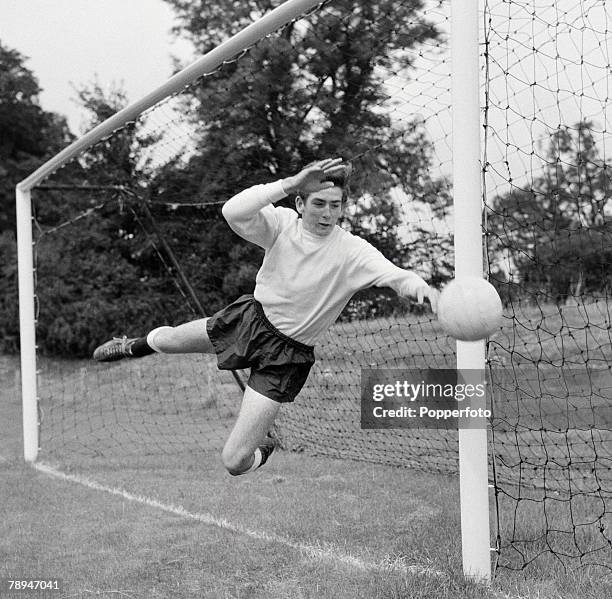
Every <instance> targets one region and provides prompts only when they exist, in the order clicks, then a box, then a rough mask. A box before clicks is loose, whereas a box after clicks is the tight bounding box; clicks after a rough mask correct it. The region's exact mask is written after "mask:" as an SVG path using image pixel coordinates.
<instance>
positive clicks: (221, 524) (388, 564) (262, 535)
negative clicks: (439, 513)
mask: <svg viewBox="0 0 612 599" xmlns="http://www.w3.org/2000/svg"><path fill="white" fill-rule="evenodd" d="M33 467H34V469H36V470H38V471H39V472H42V473H44V474H47V475H49V476H53V477H55V478H59V479H60V480H64V481H69V482H73V483H77V484H79V485H83V486H84V487H87V488H89V489H93V490H95V491H103V492H104V493H110V494H111V495H117V496H119V497H123V499H127V500H128V501H134V502H136V503H140V504H143V505H146V506H149V507H152V508H155V509H158V510H162V511H164V512H168V513H170V514H174V515H176V516H180V517H182V518H188V519H191V520H197V521H198V522H201V523H203V524H206V525H208V526H216V527H217V528H222V529H224V530H229V531H231V532H235V533H237V534H240V535H244V536H247V537H250V538H252V539H256V540H258V541H265V542H268V543H278V544H280V545H285V546H286V547H290V548H291V549H295V550H297V551H301V552H303V553H305V554H306V555H307V556H308V557H311V558H315V559H321V560H325V561H330V562H339V563H341V564H344V565H346V566H350V567H352V568H356V569H358V570H365V571H367V570H377V571H382V572H389V571H396V572H399V573H402V574H408V573H410V574H427V575H430V576H446V574H445V573H444V572H440V571H438V570H434V569H433V568H427V567H425V566H416V565H407V564H405V563H404V562H403V561H402V560H401V559H390V558H387V559H385V560H383V561H381V562H378V563H377V562H369V561H366V560H362V559H359V558H358V557H355V556H353V555H351V554H350V553H345V552H344V551H341V550H340V549H339V548H338V547H336V546H334V545H332V544H331V543H323V544H321V545H311V544H309V543H304V542H301V541H294V540H292V539H290V538H288V537H284V536H281V535H277V534H275V533H270V532H265V531H262V530H256V529H252V528H246V527H244V526H241V525H239V524H234V523H232V522H229V521H228V520H226V519H225V518H217V517H216V516H213V515H212V514H207V513H198V512H189V511H188V510H186V509H185V508H184V507H182V506H180V505H172V504H170V503H162V502H161V501H158V500H157V499H153V498H151V497H145V496H144V495H135V494H134V493H130V492H129V491H126V490H124V489H119V488H115V487H108V486H106V485H103V484H101V483H98V482H96V481H95V480H91V479H88V478H85V477H83V476H78V475H76V474H67V473H66V472H62V471H61V470H58V469H57V468H54V467H53V466H51V465H49V464H45V463H43V462H38V463H36V464H33Z"/></svg>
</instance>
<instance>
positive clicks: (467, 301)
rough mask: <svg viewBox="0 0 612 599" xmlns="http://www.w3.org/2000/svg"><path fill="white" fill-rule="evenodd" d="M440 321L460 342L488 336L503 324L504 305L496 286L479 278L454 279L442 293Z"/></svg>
mask: <svg viewBox="0 0 612 599" xmlns="http://www.w3.org/2000/svg"><path fill="white" fill-rule="evenodd" d="M438 322H439V323H440V325H441V326H442V328H443V329H444V331H445V332H446V333H447V334H448V335H450V336H451V337H454V338H455V339H459V340H460V341H478V340H480V339H484V338H485V337H489V336H490V335H492V334H493V333H494V332H495V331H496V330H497V329H499V328H500V326H501V323H502V303H501V299H500V298H499V294H498V293H497V291H496V290H495V287H493V285H491V283H489V282H488V281H485V280H484V279H481V278H479V277H459V278H456V279H453V280H452V281H451V282H450V283H449V284H448V285H446V287H444V289H443V290H442V293H441V294H440V299H439V300H438Z"/></svg>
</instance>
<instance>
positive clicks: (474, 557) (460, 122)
mask: <svg viewBox="0 0 612 599" xmlns="http://www.w3.org/2000/svg"><path fill="white" fill-rule="evenodd" d="M319 4H321V2H320V0H287V1H286V2H284V3H283V4H282V5H280V6H279V7H278V8H276V9H274V10H273V11H271V12H270V13H268V14H267V15H265V16H263V17H262V18H261V19H260V20H258V21H257V22H255V23H253V24H252V25H250V26H249V27H247V28H245V29H244V30H242V31H241V32H240V33H238V34H237V35H235V36H233V37H231V38H230V39H228V40H227V41H226V42H224V43H222V44H221V45H219V46H218V47H217V48H215V49H214V50H212V51H211V52H209V53H207V54H206V55H205V56H203V57H202V58H200V59H199V60H197V61H196V62H194V63H193V64H191V65H190V66H188V67H187V68H185V69H183V70H182V71H180V72H179V73H178V74H176V75H174V76H173V77H172V78H170V79H169V80H168V81H167V82H166V83H165V84H163V85H162V86H160V87H159V88H157V89H155V90H154V91H152V92H151V93H150V94H148V95H147V96H145V97H144V98H142V99H141V100H139V101H137V102H134V103H133V104H131V105H129V106H128V107H127V108H125V109H123V110H121V111H119V112H118V113H117V114H115V115H114V116H112V117H111V118H109V119H108V120H106V121H105V122H104V123H102V124H101V125H99V126H97V127H96V128H94V129H93V130H92V131H90V132H89V133H87V134H86V135H84V136H83V137H81V138H79V139H78V140H77V141H75V142H74V143H72V144H71V145H70V146H68V147H67V148H66V149H64V150H63V151H62V152H60V153H59V154H57V155H56V156H55V157H54V158H52V159H51V160H49V161H48V162H47V163H45V164H44V165H42V166H41V167H40V168H39V169H37V170H36V171H35V172H34V173H32V174H31V175H30V176H29V177H27V178H26V179H24V180H23V181H22V182H20V183H19V184H18V185H17V188H16V209H17V233H18V235H17V241H18V268H19V318H20V343H21V385H22V403H23V439H24V446H23V451H24V458H25V460H26V461H27V462H35V461H36V460H37V458H38V457H39V445H40V440H39V405H38V403H39V401H38V389H37V347H36V319H37V305H36V299H35V298H36V292H35V261H34V259H33V243H34V241H33V233H32V223H33V214H32V207H31V203H32V190H34V188H36V187H37V186H39V185H40V184H41V182H42V181H43V180H45V179H46V178H47V177H49V176H50V175H51V174H52V173H54V172H55V171H57V169H59V168H61V167H62V166H63V165H66V164H67V163H68V162H70V161H71V160H74V159H75V158H76V157H78V156H79V155H80V154H81V153H82V152H84V151H85V150H87V149H88V148H91V146H93V145H94V144H96V143H97V142H99V141H100V140H103V139H105V138H107V137H108V136H110V135H112V134H113V132H115V131H116V130H118V129H120V128H121V127H123V126H124V125H126V124H127V123H130V122H131V121H133V120H135V119H136V117H138V116H139V115H142V114H143V112H145V111H147V110H148V109H149V108H151V107H153V106H155V105H156V104H157V103H159V102H160V101H161V100H163V99H165V98H168V97H169V96H172V95H173V94H176V93H178V92H180V91H181V90H182V89H183V88H184V87H185V86H187V85H188V84H189V83H190V82H193V81H194V80H195V79H197V78H199V77H201V76H202V75H204V74H207V73H210V72H211V71H214V70H215V69H217V68H218V67H219V65H222V64H223V63H224V62H227V61H229V60H231V59H232V58H234V57H235V56H236V55H238V54H240V53H241V52H243V51H244V50H246V49H248V48H249V47H251V46H252V45H253V44H255V43H256V42H257V41H258V40H261V39H262V38H264V37H265V36H267V35H269V34H271V33H272V32H274V31H276V30H277V29H278V28H279V27H282V26H283V25H285V24H287V23H289V22H290V21H292V20H294V19H296V18H298V17H299V16H300V15H303V14H304V13H305V12H308V11H310V10H312V9H314V8H315V7H317V6H318V5H319ZM479 14H480V13H479V3H478V2H474V1H473V0H453V2H452V12H451V36H450V37H451V58H452V75H451V81H452V137H453V141H452V154H453V168H452V171H453V192H452V193H453V196H454V206H455V209H454V218H455V274H456V276H464V275H470V276H477V277H482V276H483V236H482V205H483V203H482V189H481V187H482V186H481V176H482V175H481V163H480V161H481V147H480V136H481V123H480V102H479V99H480V82H479V72H480V69H479V26H478V23H479ZM456 355H457V364H456V366H457V369H470V370H479V371H484V368H485V343H484V341H480V342H473V343H467V342H457V348H456ZM364 366H366V365H365V364H364ZM475 407H478V406H475ZM458 438H459V460H458V462H459V476H460V510H461V528H462V553H463V571H464V574H465V575H466V576H467V577H469V578H471V579H474V580H476V581H479V582H484V583H487V582H489V581H490V580H491V557H490V551H491V550H490V524H489V475H488V450H487V430H486V428H482V429H476V430H459V432H458Z"/></svg>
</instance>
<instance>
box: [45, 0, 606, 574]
mask: <svg viewBox="0 0 612 599" xmlns="http://www.w3.org/2000/svg"><path fill="white" fill-rule="evenodd" d="M349 4H350V6H349ZM354 4H355V3H346V2H326V3H324V4H322V5H321V6H320V7H318V9H317V10H316V11H314V12H313V13H312V14H310V15H308V16H306V17H305V18H303V19H299V20H297V21H295V22H292V23H290V24H289V25H288V26H286V27H284V28H282V29H281V30H279V31H278V32H277V33H275V34H274V35H270V36H268V37H266V38H265V39H263V40H261V42H260V43H259V44H256V45H255V46H254V47H252V48H250V49H249V50H248V52H245V53H244V54H242V55H241V56H239V57H236V58H235V59H233V60H231V61H228V62H227V63H226V64H224V65H223V66H221V67H220V68H219V69H216V70H215V71H214V72H212V73H210V74H208V75H206V76H204V77H202V78H201V79H199V80H197V81H195V82H194V83H193V84H192V85H190V86H189V87H188V88H186V89H185V90H184V91H183V93H181V94H177V95H175V96H173V97H171V98H168V99H167V100H165V101H163V102H161V103H160V104H159V105H157V106H155V107H154V108H153V109H151V110H149V111H147V112H146V113H144V114H143V115H142V116H141V117H140V118H139V119H138V120H137V121H136V122H135V123H131V124H129V125H128V126H127V127H125V128H123V129H121V130H119V131H117V132H115V134H114V135H113V136H112V137H110V138H108V139H107V140H104V141H103V142H101V143H100V144H98V145H96V146H95V147H94V148H92V149H91V150H90V151H88V152H87V153H86V154H84V155H83V156H81V157H80V158H79V159H78V160H77V161H75V162H73V163H71V164H69V165H67V166H66V167H64V168H63V169H61V170H59V171H58V172H57V173H55V174H54V175H53V176H52V177H50V178H49V180H48V181H46V182H45V183H44V184H43V185H42V186H41V187H39V188H38V189H36V190H35V193H34V205H35V209H36V219H35V222H36V229H37V233H38V235H37V241H36V256H37V291H36V293H37V300H38V303H37V305H38V308H39V314H38V329H37V335H38V342H39V346H40V349H41V359H40V364H39V366H40V369H41V377H40V383H41V389H40V402H39V404H40V414H41V449H42V452H43V455H44V456H49V457H53V458H54V459H61V460H65V461H73V460H77V461H83V460H86V459H89V458H93V459H99V458H100V459H104V460H115V459H116V460H119V461H121V460H126V459H135V460H146V461H150V462H151V463H155V461H156V460H157V459H160V458H159V456H162V455H181V456H182V459H183V460H187V461H189V460H198V459H199V455H201V452H202V451H211V452H212V451H214V452H218V451H219V450H220V448H221V447H222V444H223V442H224V440H225V438H226V436H227V434H228V431H229V427H230V426H231V425H232V423H233V420H234V418H235V415H236V414H237V411H238V407H239V402H240V390H239V389H238V386H237V385H236V383H235V381H234V380H233V378H232V376H231V374H229V373H220V372H218V371H217V370H216V368H215V364H214V360H213V359H212V358H209V357H203V356H191V355H190V356H180V357H176V356H164V357H159V356H154V357H148V358H144V359H141V360H132V361H128V362H121V363H116V364H111V365H97V364H93V363H92V362H91V361H89V360H87V359H86V356H87V355H88V354H89V353H90V352H91V350H92V349H93V348H94V347H95V346H96V345H98V344H99V343H100V342H101V341H104V340H106V339H107V338H109V337H110V336H112V335H123V334H126V335H128V336H137V335H141V334H143V333H145V332H146V331H148V330H150V329H151V328H153V327H154V326H158V325H160V324H169V325H176V324H179V323H181V322H184V321H186V320H190V319H193V318H194V317H199V316H202V315H203V312H204V313H206V314H210V313H211V312H213V311H214V310H216V309H218V308H220V307H222V306H223V305H224V304H226V303H229V301H232V300H233V299H235V298H236V297H237V296H238V295H240V294H241V293H243V292H247V291H249V290H250V289H252V284H253V275H254V273H255V272H256V269H257V265H258V263H259V260H260V259H261V254H260V253H258V251H257V250H256V249H254V248H253V247H249V246H246V245H245V244H242V245H241V244H240V242H239V240H238V239H237V238H235V237H234V236H233V235H232V234H231V232H230V231H229V229H228V228H227V227H226V226H225V225H224V224H223V221H222V217H221V215H220V205H221V204H222V203H223V202H224V201H225V200H227V199H228V198H229V197H230V196H231V195H233V194H234V193H236V192H238V191H240V190H241V189H243V188H245V187H247V186H248V185H251V184H254V183H261V182H266V181H271V180H275V179H277V178H280V177H282V176H287V175H289V174H293V172H294V171H295V170H297V169H298V168H299V167H301V166H303V164H304V163H306V162H309V161H310V160H311V159H313V158H316V157H318V156H327V155H342V156H343V157H344V159H345V160H347V161H349V162H351V163H352V165H353V167H354V172H355V176H354V177H353V181H352V183H351V196H352V202H351V203H350V204H349V206H348V207H347V211H346V218H345V219H344V221H343V223H342V226H344V227H346V228H348V229H350V230H352V231H354V232H355V233H356V234H359V235H361V236H363V237H365V238H366V239H368V240H369V241H371V242H372V243H373V244H374V245H376V246H377V247H379V248H380V249H381V250H382V251H383V253H385V254H386V255H387V256H388V257H389V258H390V259H392V260H393V261H394V262H395V263H396V264H398V265H399V266H402V267H405V268H410V269H414V270H416V271H417V272H418V273H419V274H421V275H423V276H424V277H425V278H426V279H427V280H429V281H432V282H433V283H434V284H435V285H440V284H442V283H443V282H444V281H446V280H448V279H449V278H450V277H452V272H453V266H452V265H453V251H452V220H451V217H452V186H451V182H450V172H451V158H452V157H451V152H450V147H451V143H450V141H451V138H450V127H451V108H452V107H451V99H450V87H451V85H450V54H449V49H448V42H449V34H450V33H449V30H450V15H449V8H450V6H449V3H448V2H423V3H419V2H414V1H406V2H394V3H390V2H380V3H367V2H365V3H356V4H357V6H353V5H354ZM391 4H393V6H394V8H395V10H394V11H391ZM565 4H567V6H565ZM483 23H484V27H483V40H484V42H483V44H482V46H481V47H482V49H483V52H482V69H483V83H484V86H483V107H484V110H483V116H484V125H485V127H484V132H485V136H484V149H485V152H484V159H483V167H484V168H483V181H484V187H485V196H484V201H485V216H486V223H485V240H486V245H487V260H488V267H487V270H488V275H489V278H490V280H491V282H493V283H494V284H495V285H496V287H497V289H498V291H499V292H500V295H501V296H502V299H503V300H504V305H505V309H504V322H503V326H502V327H501V329H500V330H499V331H497V332H496V333H495V334H494V335H493V336H492V337H491V339H490V340H489V342H488V346H487V348H488V349H487V361H488V368H489V373H490V376H491V379H492V381H493V392H492V403H493V407H494V409H495V419H494V422H493V427H492V433H493V434H492V437H491V441H492V443H491V458H492V459H491V479H492V480H493V481H494V483H495V492H496V498H497V504H498V525H499V539H498V544H499V547H500V549H501V554H500V565H504V566H508V567H510V568H522V567H525V566H526V565H527V564H529V563H531V562H533V561H534V560H537V559H538V558H541V557H542V558H544V559H548V558H549V557H550V556H554V557H555V558H556V557H560V558H564V557H571V558H576V559H572V560H569V563H572V564H574V563H578V564H604V565H607V566H608V567H609V566H610V565H612V560H611V555H612V545H611V537H610V533H609V527H610V524H611V515H610V505H611V504H610V501H611V499H610V495H611V494H612V470H611V467H612V462H611V458H612V455H611V453H612V430H611V429H612V424H611V422H612V417H611V414H610V398H611V397H612V383H611V373H610V356H611V355H612V339H611V315H610V312H611V310H610V293H611V279H612V277H611V274H610V262H611V258H612V241H611V240H612V235H611V231H610V224H609V222H610V202H609V172H610V171H609V168H610V166H609V164H610V163H609V161H608V160H607V154H606V152H607V151H609V136H608V134H607V128H608V126H609V124H608V123H609V121H608V118H609V114H608V112H607V111H608V105H609V100H608V97H609V94H608V88H607V85H608V83H607V81H608V79H609V73H610V64H611V63H610V60H609V55H608V45H609V36H610V34H609V28H610V15H609V11H608V10H607V9H606V7H605V3H604V2H597V1H595V0H592V1H588V2H580V3H564V2H557V3H556V4H555V5H554V6H552V5H544V4H543V3H541V2H514V1H504V2H487V4H486V7H485V11H484V20H483ZM324 59H325V60H324ZM330 65H332V66H330ZM326 69H327V70H326ZM330 69H331V70H330ZM355 90H357V91H355ZM236 98H241V99H242V100H241V101H240V102H237V101H236ZM367 106H370V107H371V110H367V111H366V110H365V109H364V107H367ZM606 146H608V150H607V149H606ZM229 172H231V173H232V176H231V177H229V176H228V173H229ZM109 264H112V265H113V268H111V269H109V268H108V265H109ZM194 297H195V298H196V299H195V300H194ZM57 356H61V359H60V358H58V357H57ZM75 357H78V358H80V359H75ZM454 366H455V345H454V342H453V341H452V340H451V339H449V338H448V337H447V336H446V335H445V334H444V333H443V332H442V331H441V330H440V329H439V327H438V325H437V323H436V322H435V320H434V319H433V318H432V316H431V314H429V313H427V312H425V311H423V310H421V309H419V308H418V307H416V306H409V307H405V306H403V305H401V304H399V303H398V302H397V301H396V300H395V299H394V297H393V294H392V293H389V292H387V291H386V290H378V289H375V290H371V291H369V292H367V293H362V294H359V295H358V296H356V297H355V298H354V299H353V300H352V301H351V303H350V304H349V306H347V309H346V310H345V312H344V313H343V315H342V318H341V320H340V321H339V322H338V323H337V324H336V325H335V326H334V327H333V328H332V329H331V330H330V331H329V333H328V334H327V335H325V336H324V338H322V339H321V341H320V343H319V345H318V346H317V364H316V365H315V367H314V369H313V371H312V374H311V376H310V379H309V381H308V384H307V386H306V388H305V389H304V391H303V392H302V393H301V394H300V396H299V397H298V400H297V401H296V403H295V404H294V405H292V406H291V407H290V408H288V409H285V410H283V411H282V413H281V416H280V418H279V421H278V431H277V434H278V435H279V437H280V439H281V440H282V443H283V445H284V446H285V447H286V448H288V449H291V450H296V451H305V452H311V453H313V452H314V453H317V454H324V455H331V456H335V457H342V458H347V459H360V460H369V461H373V462H381V463H387V464H394V465H397V466H404V467H411V468H418V469H421V470H426V471H431V472H446V473H447V472H451V473H452V472H456V471H457V434H456V432H454V431H444V430H419V429H412V430H385V431H364V430H361V429H360V425H359V417H360V405H359V384H360V370H361V368H364V367H381V368H382V367H384V368H394V367H398V368H400V367H401V368H453V367H454ZM243 378H244V377H243ZM194 463H195V462H194Z"/></svg>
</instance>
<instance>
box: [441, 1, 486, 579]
mask: <svg viewBox="0 0 612 599" xmlns="http://www.w3.org/2000/svg"><path fill="white" fill-rule="evenodd" d="M478 5H479V3H478V1H477V0H453V2H452V3H451V6H452V9H451V10H452V16H451V61H452V75H451V78H452V115H453V116H452V123H453V143H452V150H453V193H454V222H455V226H454V232H455V276H456V277H461V276H475V277H482V276H483V243H482V186H481V166H480V101H479V92H480V86H479V48H478V39H479V36H478ZM484 367H485V344H484V341H475V342H462V341H458V342H457V368H458V369H459V370H463V369H469V370H480V371H483V372H484ZM484 405H485V401H484V400H483V404H482V407H484ZM473 407H480V406H477V405H474V406H473ZM459 469H460V472H459V480H460V502H461V544H462V555H463V572H464V574H465V576H466V577H468V578H470V579H472V580H477V581H479V582H485V583H486V582H489V581H490V580H491V557H490V532H489V485H488V460H487V430H486V428H484V427H483V428H480V429H460V430H459Z"/></svg>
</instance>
